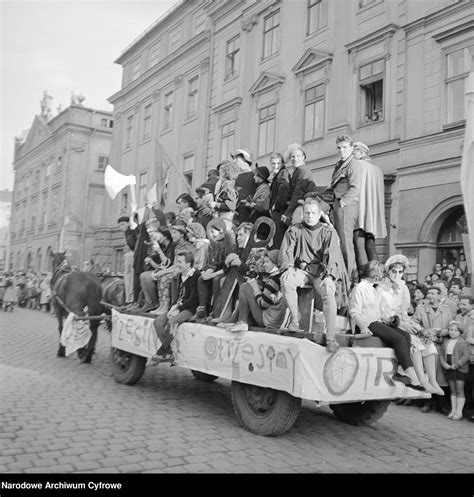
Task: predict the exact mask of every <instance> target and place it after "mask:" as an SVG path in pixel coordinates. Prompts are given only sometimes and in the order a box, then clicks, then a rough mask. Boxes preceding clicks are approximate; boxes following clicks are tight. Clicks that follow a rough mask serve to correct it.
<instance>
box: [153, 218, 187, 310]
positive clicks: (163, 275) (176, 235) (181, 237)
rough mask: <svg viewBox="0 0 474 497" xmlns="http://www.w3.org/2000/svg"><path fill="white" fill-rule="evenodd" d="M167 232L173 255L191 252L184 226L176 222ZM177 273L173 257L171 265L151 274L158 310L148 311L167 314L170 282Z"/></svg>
mask: <svg viewBox="0 0 474 497" xmlns="http://www.w3.org/2000/svg"><path fill="white" fill-rule="evenodd" d="M169 231H170V234H171V238H172V240H173V244H174V254H177V253H178V252H189V251H191V252H192V250H193V246H192V243H191V242H189V241H188V239H187V238H186V235H187V233H188V231H187V229H186V224H184V223H182V222H180V221H178V220H177V221H176V222H175V224H173V225H171V226H170V227H169ZM174 254H173V255H174ZM178 272H179V267H178V265H177V264H176V261H175V257H173V261H171V264H170V265H169V266H168V267H165V268H161V269H157V270H155V271H154V272H153V275H152V279H153V280H154V281H156V287H157V293H158V300H159V304H160V305H159V307H158V309H156V308H155V309H150V310H149V311H151V312H152V313H154V314H164V313H166V312H168V310H169V308H170V299H171V280H172V279H173V278H174V277H175V276H176V275H177V274H178Z"/></svg>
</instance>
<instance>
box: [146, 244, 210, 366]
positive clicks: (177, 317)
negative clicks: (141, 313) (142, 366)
mask: <svg viewBox="0 0 474 497" xmlns="http://www.w3.org/2000/svg"><path fill="white" fill-rule="evenodd" d="M175 265H176V267H177V268H178V271H179V273H178V274H177V275H176V276H175V277H174V278H173V280H172V292H171V293H172V297H173V302H174V303H173V305H172V306H171V308H170V310H169V311H168V312H167V313H166V314H162V315H160V316H158V317H157V318H156V319H155V320H154V322H153V324H154V326H155V330H156V334H157V335H158V338H159V339H160V341H161V347H160V348H159V349H158V351H157V353H156V354H155V355H154V356H153V357H152V362H153V363H155V364H157V363H158V362H161V361H163V360H168V359H170V358H171V356H170V354H171V350H170V344H171V341H172V340H173V335H172V334H171V332H172V328H173V327H174V326H176V325H178V324H181V323H184V322H185V321H189V320H190V319H191V317H192V316H193V315H194V313H195V312H196V309H197V306H198V286H197V281H198V278H199V275H200V272H199V271H198V270H197V269H195V268H194V267H193V266H194V255H193V253H192V252H189V251H180V252H178V253H177V254H176V260H175Z"/></svg>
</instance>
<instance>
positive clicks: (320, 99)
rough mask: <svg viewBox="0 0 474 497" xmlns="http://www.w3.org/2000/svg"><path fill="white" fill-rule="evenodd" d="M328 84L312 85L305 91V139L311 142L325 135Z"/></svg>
mask: <svg viewBox="0 0 474 497" xmlns="http://www.w3.org/2000/svg"><path fill="white" fill-rule="evenodd" d="M325 99H326V85H325V84H324V83H322V84H319V85H315V86H312V87H311V88H308V89H307V90H306V91H305V92H304V141H305V142H309V141H312V140H316V139H318V138H322V137H323V135H324V111H325Z"/></svg>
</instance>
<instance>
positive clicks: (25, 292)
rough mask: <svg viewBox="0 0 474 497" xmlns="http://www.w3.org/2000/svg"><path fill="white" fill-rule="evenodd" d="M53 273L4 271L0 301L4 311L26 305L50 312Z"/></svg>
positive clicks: (0, 286)
mask: <svg viewBox="0 0 474 497" xmlns="http://www.w3.org/2000/svg"><path fill="white" fill-rule="evenodd" d="M50 281H51V273H49V272H46V271H43V272H41V273H38V272H35V271H33V270H29V271H4V272H2V273H1V274H0V301H1V308H2V310H3V311H13V310H14V309H15V307H18V306H19V307H26V308H28V309H37V310H41V311H43V312H50V307H51V287H50Z"/></svg>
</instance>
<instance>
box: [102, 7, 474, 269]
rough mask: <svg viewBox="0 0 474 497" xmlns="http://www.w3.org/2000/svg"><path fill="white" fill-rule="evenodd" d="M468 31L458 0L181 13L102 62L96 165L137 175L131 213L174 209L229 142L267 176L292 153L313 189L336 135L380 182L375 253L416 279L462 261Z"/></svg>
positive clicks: (324, 180)
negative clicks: (110, 113)
mask: <svg viewBox="0 0 474 497" xmlns="http://www.w3.org/2000/svg"><path fill="white" fill-rule="evenodd" d="M473 23H474V20H473V14H472V4H471V3H470V2H468V1H464V0H454V1H453V0H436V1H433V0H417V1H413V0H399V1H395V0H350V1H348V0H331V1H329V0H300V1H291V0H263V1H252V0H232V1H231V0H219V1H217V0H202V1H196V2H184V1H183V2H180V3H179V4H178V5H177V6H175V7H174V8H173V9H172V10H171V11H169V12H168V13H167V14H166V15H165V16H163V17H162V18H161V19H159V20H158V21H156V22H155V23H154V24H153V25H151V26H150V28H149V29H147V31H146V32H145V33H143V34H142V35H141V36H140V37H139V38H138V39H137V40H135V41H134V42H133V43H132V44H131V45H129V46H128V47H127V48H126V49H125V51H124V52H123V53H122V54H121V55H120V57H119V58H118V59H117V60H116V62H117V63H118V64H121V65H122V66H123V79H122V88H121V89H120V90H119V91H118V92H117V93H115V94H114V95H113V96H112V97H110V101H111V103H113V104H114V106H115V110H114V116H115V119H116V122H117V125H116V127H114V130H113V138H112V152H111V164H112V166H113V167H114V168H115V169H116V170H117V171H118V172H120V173H122V174H134V175H135V176H136V178H137V192H138V203H139V206H143V205H144V203H145V198H146V194H147V193H148V192H149V191H150V189H151V187H152V185H153V184H154V183H155V182H156V183H157V185H158V200H159V201H160V200H163V201H164V202H163V205H166V208H168V209H174V208H175V203H174V202H175V199H176V197H177V195H178V194H179V193H181V192H183V191H186V190H187V189H188V188H189V189H191V191H192V189H194V188H195V187H196V186H197V185H198V184H200V183H201V182H202V181H203V180H204V178H205V177H206V173H207V171H208V170H209V169H211V168H215V166H216V165H217V163H218V162H219V161H220V160H221V159H223V158H229V153H230V152H232V151H233V150H235V149H236V148H239V147H245V148H248V149H250V151H251V153H252V156H253V158H254V160H255V161H256V162H258V163H259V165H268V164H269V157H270V154H271V153H272V152H274V151H279V152H284V151H285V150H286V148H287V145H288V144H290V143H292V142H299V143H301V144H302V145H303V147H304V149H305V151H306V155H307V163H308V164H309V165H310V166H311V168H312V170H313V174H314V179H315V182H316V184H317V185H318V186H325V185H327V184H328V183H329V180H330V177H331V173H332V171H333V168H334V165H335V163H336V160H337V156H336V146H335V139H336V137H337V136H338V135H340V134H350V135H352V136H353V138H354V139H355V140H358V141H363V142H365V143H366V144H368V145H369V146H370V150H371V156H372V158H373V159H374V161H375V162H376V163H377V164H378V165H379V166H380V167H381V168H382V169H383V171H384V174H385V178H386V207H387V221H388V227H389V235H388V237H387V238H386V239H385V240H379V241H378V244H379V249H380V252H381V254H382V256H383V257H385V256H386V255H387V254H388V253H394V252H395V251H401V252H403V253H405V254H406V255H407V256H408V257H409V259H410V262H411V269H410V274H411V276H417V275H418V276H419V277H421V276H424V275H425V274H427V273H428V272H430V271H431V267H432V265H433V264H434V262H435V260H439V261H440V262H441V259H442V258H446V259H447V260H452V261H455V262H457V261H458V260H459V257H460V254H461V253H462V252H463V250H464V248H463V243H462V239H463V237H462V234H463V230H465V224H464V223H463V205H462V198H461V190H460V184H459V168H460V163H461V154H462V151H461V144H462V139H463V133H464V127H465V126H464V122H465V117H466V116H465V113H464V112H465V111H464V104H463V102H464V91H463V85H464V81H465V78H466V76H467V74H468V72H469V71H471V70H472V57H473V46H474V41H473V34H472V33H473V29H472V28H473ZM165 187H166V188H165ZM165 189H166V192H167V196H166V197H165V198H164V199H162V195H161V194H162V193H163V191H164V190H165ZM129 202H130V199H129V193H128V191H127V190H123V192H122V195H121V196H120V197H119V198H118V199H116V200H114V201H111V200H108V201H107V208H106V212H107V216H106V217H105V218H104V227H108V228H110V229H111V230H113V226H114V223H116V220H117V217H118V215H120V214H121V213H125V212H128V211H129ZM117 250H119V248H117Z"/></svg>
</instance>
